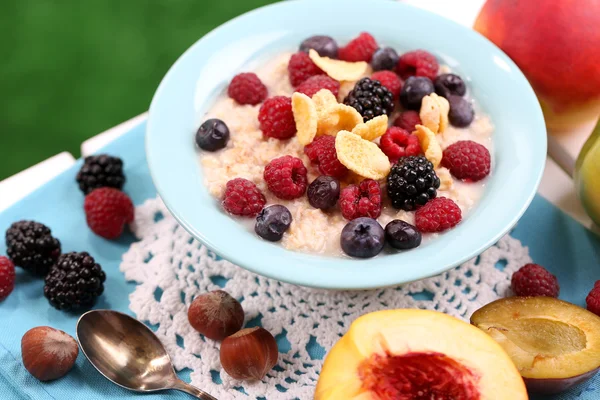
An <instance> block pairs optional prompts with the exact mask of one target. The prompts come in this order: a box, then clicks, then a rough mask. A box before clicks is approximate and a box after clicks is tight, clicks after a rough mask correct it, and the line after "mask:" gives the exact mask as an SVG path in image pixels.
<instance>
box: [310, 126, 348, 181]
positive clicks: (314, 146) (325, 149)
mask: <svg viewBox="0 0 600 400" xmlns="http://www.w3.org/2000/svg"><path fill="white" fill-rule="evenodd" d="M304 154H306V155H307V156H308V158H309V159H310V161H311V162H312V163H313V164H315V165H317V166H318V167H319V172H321V173H322V174H323V175H329V176H333V177H334V178H337V179H342V178H344V177H345V176H346V173H347V172H348V168H346V167H345V166H344V165H343V164H342V163H341V162H340V160H338V158H337V152H336V150H335V137H333V136H319V137H317V138H315V140H313V142H312V143H311V144H309V145H307V146H306V147H304Z"/></svg>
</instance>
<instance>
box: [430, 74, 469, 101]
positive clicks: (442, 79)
mask: <svg viewBox="0 0 600 400" xmlns="http://www.w3.org/2000/svg"><path fill="white" fill-rule="evenodd" d="M433 86H434V87H435V92H436V93H437V94H439V95H440V96H442V97H445V98H448V96H450V95H452V94H455V95H457V96H464V95H465V93H467V87H466V86H465V83H464V82H463V80H462V79H461V78H460V76H458V75H455V74H442V75H440V76H438V77H437V78H435V81H434V82H433Z"/></svg>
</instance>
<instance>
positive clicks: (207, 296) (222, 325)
mask: <svg viewBox="0 0 600 400" xmlns="http://www.w3.org/2000/svg"><path fill="white" fill-rule="evenodd" d="M188 321H189V322H190V325H191V326H192V328H194V329H195V330H197V331H198V332H200V333H201V334H203V335H204V336H206V337H207V338H209V339H212V340H223V339H225V338H226V337H227V336H229V335H233V334H234V333H236V332H237V331H239V330H240V329H241V328H242V325H244V309H243V308H242V305H241V304H240V303H239V301H237V300H236V299H234V298H233V297H231V295H229V293H227V292H225V291H223V290H214V291H212V292H208V293H203V294H201V295H200V296H198V297H196V298H195V299H194V301H192V304H191V305H190V308H189V309H188Z"/></svg>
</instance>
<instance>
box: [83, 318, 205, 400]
mask: <svg viewBox="0 0 600 400" xmlns="http://www.w3.org/2000/svg"><path fill="white" fill-rule="evenodd" d="M77 340H78V341H79V346H80V347H81V350H82V351H83V354H85V356H86V357H87V359H88V360H89V361H90V363H91V364H92V365H93V366H94V368H96V369H97V370H98V372H100V373H101V374H102V375H104V377H105V378H106V379H108V380H109V381H111V382H113V383H115V384H117V385H119V386H121V387H123V388H125V389H129V390H133V391H136V392H146V393H148V392H157V391H161V390H169V389H174V390H179V391H181V392H185V393H188V394H191V395H192V396H196V397H197V398H199V399H201V400H217V399H215V398H214V397H212V396H211V395H209V394H208V393H206V392H204V391H202V390H200V389H198V388H195V387H194V386H191V385H188V384H187V383H185V382H183V381H182V380H180V379H179V378H178V377H177V375H176V374H175V370H174V369H173V364H172V363H171V358H170V357H169V354H167V352H166V350H165V348H164V347H163V345H162V343H161V342H160V341H159V340H158V338H157V337H156V335H154V332H152V331H151V330H150V329H149V328H148V327H147V326H146V325H144V324H143V323H141V322H139V321H138V320H136V319H135V318H132V317H130V316H129V315H126V314H123V313H120V312H116V311H111V310H93V311H89V312H87V313H85V314H83V315H82V316H81V317H80V318H79V321H77Z"/></svg>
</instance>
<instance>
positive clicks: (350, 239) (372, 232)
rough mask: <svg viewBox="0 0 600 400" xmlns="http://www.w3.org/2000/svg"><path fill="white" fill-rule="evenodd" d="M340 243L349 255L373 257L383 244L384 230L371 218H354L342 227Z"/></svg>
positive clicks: (381, 248)
mask: <svg viewBox="0 0 600 400" xmlns="http://www.w3.org/2000/svg"><path fill="white" fill-rule="evenodd" d="M340 245H341V247H342V250H343V251H344V253H346V254H348V255H349V256H350V257H358V258H370V257H375V256H376V255H377V254H379V253H380V252H381V250H383V247H384V246H385V232H384V230H383V228H382V227H381V225H380V224H379V222H377V220H375V219H373V218H367V217H360V218H356V219H354V220H352V221H350V222H348V223H347V224H346V226H344V229H342V234H341V235H340Z"/></svg>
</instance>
